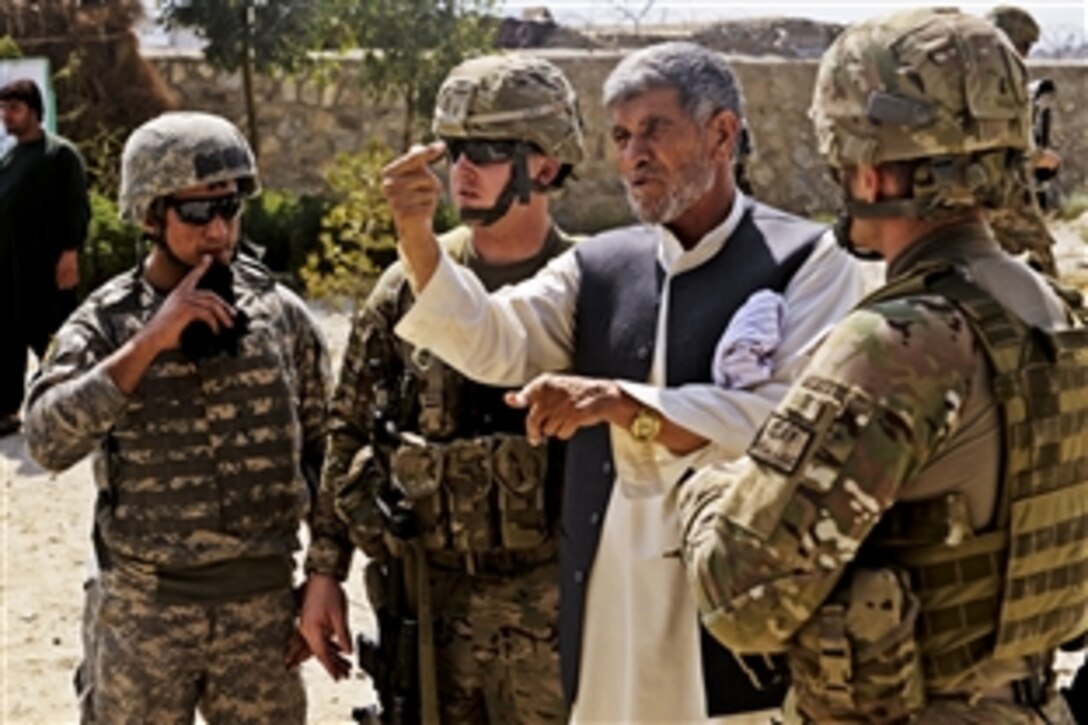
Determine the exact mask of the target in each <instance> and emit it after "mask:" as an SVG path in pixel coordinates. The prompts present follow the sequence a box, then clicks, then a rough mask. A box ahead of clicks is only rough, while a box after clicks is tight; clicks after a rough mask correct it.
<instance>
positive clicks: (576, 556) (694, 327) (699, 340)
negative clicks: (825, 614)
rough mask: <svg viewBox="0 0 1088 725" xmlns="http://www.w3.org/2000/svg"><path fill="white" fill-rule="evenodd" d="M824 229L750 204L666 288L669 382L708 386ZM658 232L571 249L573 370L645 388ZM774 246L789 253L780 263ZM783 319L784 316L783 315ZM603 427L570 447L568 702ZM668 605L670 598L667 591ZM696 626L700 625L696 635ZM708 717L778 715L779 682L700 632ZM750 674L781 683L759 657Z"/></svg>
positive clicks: (603, 482) (564, 557) (603, 461)
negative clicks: (770, 293)
mask: <svg viewBox="0 0 1088 725" xmlns="http://www.w3.org/2000/svg"><path fill="white" fill-rule="evenodd" d="M823 231H824V229H823V228H822V227H820V226H818V225H815V224H812V223H809V222H806V221H804V220H802V219H799V218H797V217H793V216H790V215H788V214H785V213H784V212H781V211H778V210H775V209H772V208H770V207H767V206H763V205H761V204H758V203H753V202H747V207H746V208H745V210H744V215H743V217H742V219H741V221H740V223H739V224H738V226H737V228H736V230H734V232H733V234H732V236H730V237H729V240H728V241H727V242H726V244H725V245H724V247H723V248H722V250H721V251H720V252H718V253H717V254H716V255H715V256H714V257H713V258H711V259H710V260H708V261H707V262H706V263H704V264H702V265H701V266H699V267H696V268H694V269H691V270H689V271H686V272H683V273H681V274H680V275H678V276H676V277H674V278H673V279H672V282H671V284H670V300H669V305H668V323H667V328H666V336H667V343H666V344H667V349H666V366H665V377H666V381H667V385H668V386H669V387H675V386H679V385H683V384H685V383H710V382H711V377H710V365H711V358H712V357H713V354H714V348H715V346H716V345H717V342H718V340H719V338H721V336H722V333H723V332H724V331H725V328H726V326H727V325H728V324H729V321H730V319H731V318H732V316H733V314H734V313H735V312H736V311H737V309H738V308H739V307H741V306H742V305H743V304H744V302H745V301H746V300H747V299H748V298H749V296H751V295H752V293H754V292H756V291H758V290H761V289H771V290H775V291H778V292H782V291H783V290H784V289H785V288H786V286H787V285H788V284H789V281H790V279H791V278H792V276H793V274H794V273H795V272H796V271H797V270H798V269H799V268H800V267H801V266H802V265H803V264H804V262H805V261H806V260H807V259H808V256H809V254H810V253H811V251H812V249H813V246H814V244H815V242H816V240H817V239H818V238H819V236H820V235H821V234H822V233H823ZM657 238H658V237H657V231H656V230H655V229H651V228H646V227H643V228H638V227H635V228H628V229H621V230H618V231H614V232H609V233H606V234H602V235H600V236H598V237H595V238H593V239H591V240H589V241H587V242H583V243H582V244H580V245H578V246H577V247H576V248H575V254H576V255H577V258H578V264H579V267H580V271H581V285H580V288H579V297H578V303H577V309H576V311H575V321H576V332H575V341H574V370H573V371H574V372H575V373H576V374H579V375H586V376H590V377H600V378H615V379H622V380H632V381H638V382H644V381H646V380H648V379H649V375H650V366H651V364H652V361H653V357H654V338H655V337H656V329H657V317H658V310H659V306H660V303H661V299H660V295H661V291H662V287H663V283H664V272H663V270H662V269H661V267H660V266H659V265H658V263H657ZM768 238H773V239H774V240H775V242H774V248H775V249H777V250H780V251H781V250H785V252H786V253H785V255H784V256H782V258H781V259H776V258H775V256H774V254H773V253H772V251H771V247H770V246H769V245H768V242H767V239H768ZM787 314H788V311H787ZM614 471H615V466H614V463H613V460H612V448H611V443H610V440H609V434H608V426H607V425H598V426H595V427H592V428H584V429H582V430H581V431H579V432H578V434H577V435H575V437H574V438H573V439H572V441H571V443H570V445H569V447H568V449H567V465H566V485H565V486H564V494H563V496H564V500H563V532H564V536H563V547H562V553H561V561H562V575H563V579H562V582H563V586H562V599H561V609H560V655H561V660H562V669H563V687H564V691H565V693H566V696H567V699H568V701H569V702H571V703H573V702H574V700H575V697H576V696H577V694H578V692H577V688H578V678H579V666H580V663H581V643H582V625H583V617H584V608H585V597H586V585H587V584H588V582H589V576H590V572H591V570H592V567H593V560H594V558H595V557H596V553H597V545H598V543H599V541H600V533H601V525H602V523H603V522H604V517H605V511H606V510H607V508H608V500H609V496H611V493H612V484H613V480H614V476H615V473H614ZM663 595H664V596H667V593H663ZM700 629H701V628H700ZM701 640H702V642H701V645H702V654H703V677H704V686H705V689H706V693H707V705H708V710H709V712H708V713H707V714H708V715H712V716H713V715H724V714H728V713H735V712H745V711H750V710H757V709H762V708H768V707H777V706H778V705H780V704H781V703H782V700H783V699H784V697H785V687H784V683H783V684H775V685H774V686H769V687H766V688H765V689H763V690H758V689H756V688H754V687H753V685H752V683H751V681H750V678H749V677H748V675H746V674H745V673H744V672H743V671H742V670H741V668H740V666H739V665H738V664H737V662H736V660H735V658H734V656H733V655H732V654H731V653H730V652H729V651H728V650H726V649H725V648H724V647H722V646H721V645H719V644H718V643H717V642H716V641H715V640H713V639H712V638H711V637H710V635H709V634H707V632H706V631H705V630H702V629H701ZM746 665H747V666H749V667H750V668H752V669H754V670H755V671H756V672H757V674H760V675H766V676H765V677H761V679H763V680H765V681H768V682H769V681H771V680H772V679H774V678H773V677H772V676H771V675H770V673H768V672H767V670H766V667H764V666H763V662H762V658H759V659H758V660H756V659H754V658H751V659H749V660H747V661H746Z"/></svg>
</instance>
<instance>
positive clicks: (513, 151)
mask: <svg viewBox="0 0 1088 725" xmlns="http://www.w3.org/2000/svg"><path fill="white" fill-rule="evenodd" d="M444 141H445V142H446V155H447V156H449V159H450V163H451V164H455V163H457V160H458V159H459V158H461V157H462V156H467V157H468V160H469V161H471V162H472V163H473V164H474V165H475V166H485V165H487V164H498V163H502V162H504V161H512V160H513V159H514V157H515V156H516V155H517V150H518V142H517V141H489V140H485V139H465V138H447V139H444Z"/></svg>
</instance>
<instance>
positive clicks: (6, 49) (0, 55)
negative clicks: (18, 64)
mask: <svg viewBox="0 0 1088 725" xmlns="http://www.w3.org/2000/svg"><path fill="white" fill-rule="evenodd" d="M22 55H23V51H21V50H19V44H18V43H16V42H15V38H13V37H11V36H10V35H0V60H3V59H5V58H21V57H22Z"/></svg>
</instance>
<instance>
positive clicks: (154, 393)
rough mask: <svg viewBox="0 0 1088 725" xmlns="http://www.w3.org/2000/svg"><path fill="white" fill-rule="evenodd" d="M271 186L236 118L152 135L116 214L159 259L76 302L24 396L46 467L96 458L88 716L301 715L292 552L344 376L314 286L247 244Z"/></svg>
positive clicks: (159, 121) (257, 718) (262, 719)
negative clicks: (325, 333) (314, 314)
mask: <svg viewBox="0 0 1088 725" xmlns="http://www.w3.org/2000/svg"><path fill="white" fill-rule="evenodd" d="M257 190H258V182H257V177H256V168H255V166H254V159H253V154H252V153H251V151H250V148H249V145H248V144H247V143H246V140H245V138H244V137H243V136H242V134H241V133H240V132H239V131H238V129H237V128H235V126H233V125H232V124H230V123H229V122H227V121H226V120H224V119H222V118H219V117H217V116H212V115H208V114H202V113H168V114H164V115H162V116H159V117H157V118H155V119H153V120H151V121H149V122H147V123H146V124H144V125H143V126H141V127H140V128H138V129H136V130H135V131H134V132H133V133H132V135H131V136H130V137H129V139H128V141H127V143H126V144H125V148H124V152H123V155H122V160H121V194H120V207H121V213H122V215H123V216H124V218H125V219H127V220H129V221H131V222H134V223H136V224H140V225H142V226H143V229H144V231H145V233H146V236H147V237H148V238H150V240H152V241H153V244H152V246H151V249H150V252H149V254H148V255H147V257H146V259H145V260H144V261H143V262H142V263H141V264H140V265H139V266H138V267H137V268H136V269H133V270H132V271H130V272H126V273H124V274H121V275H119V276H117V277H115V278H114V279H113V280H111V281H110V282H108V283H106V284H105V285H104V286H102V287H101V288H99V289H98V290H97V291H95V292H94V293H93V294H92V295H91V296H90V297H89V298H88V299H87V300H86V302H84V303H83V305H82V306H81V307H80V308H79V309H78V310H77V311H76V312H75V313H74V314H73V316H72V317H71V318H70V319H69V320H68V322H67V323H66V324H65V325H64V326H63V327H62V328H61V330H60V332H59V333H58V335H57V338H56V341H55V343H54V346H53V348H52V349H51V350H50V352H49V353H48V355H47V356H46V359H45V361H44V364H43V367H42V371H41V374H40V375H39V376H38V377H37V378H36V380H35V381H34V383H33V384H32V386H31V389H30V392H29V404H28V409H27V418H26V434H27V444H28V446H29V449H30V453H31V455H32V456H33V457H34V458H35V459H36V460H37V461H38V462H39V463H41V464H42V465H43V466H45V467H46V468H48V469H49V470H51V471H60V470H64V469H66V468H68V467H69V466H72V465H73V464H75V463H76V462H78V461H79V460H80V459H82V458H83V457H84V456H86V455H87V454H93V456H94V477H95V485H96V487H97V491H98V496H97V499H96V502H95V512H94V513H95V516H94V544H95V559H96V563H97V566H98V570H99V571H98V575H97V578H96V580H95V581H94V582H93V583H92V586H91V587H90V588H89V590H88V610H87V618H86V621H87V624H88V629H87V631H86V632H85V634H86V641H87V643H88V645H89V651H87V652H86V653H85V662H84V665H83V670H84V671H83V673H82V676H81V681H82V684H83V686H84V688H85V692H84V693H82V695H83V698H82V699H83V702H82V705H83V706H84V707H83V719H84V721H85V722H91V721H93V722H102V723H153V722H154V723H160V722H161V723H166V722H177V723H181V722H191V721H192V720H193V718H194V716H195V712H196V711H199V712H200V713H201V715H202V716H203V718H204V720H205V721H206V722H209V723H271V722H275V723H302V722H304V721H305V716H306V700H305V694H304V692H303V688H302V682H301V679H300V677H299V673H298V671H297V668H294V667H289V666H288V647H289V644H292V643H293V642H295V643H297V642H301V640H295V638H296V637H297V633H296V629H295V614H296V604H295V599H294V594H293V591H292V570H293V559H292V553H293V552H294V551H295V550H296V549H298V547H299V542H298V539H297V533H298V527H299V523H300V521H301V520H302V519H303V517H305V516H306V515H307V513H308V511H310V508H311V501H312V498H313V494H312V491H311V489H312V488H315V487H316V476H314V477H313V478H314V480H308V479H307V471H314V472H316V471H317V470H320V465H321V458H322V442H323V435H324V432H325V428H324V420H325V413H326V404H327V393H328V389H329V385H330V382H331V381H330V374H329V369H328V357H327V353H326V350H325V345H324V342H323V340H322V338H321V335H320V333H319V331H318V330H317V328H316V326H315V324H314V322H313V320H312V319H311V317H310V315H309V313H308V312H307V310H306V308H305V307H304V305H303V303H302V301H301V300H299V299H298V298H297V297H296V296H295V295H294V294H292V293H290V292H289V291H287V290H286V289H284V288H283V287H281V286H279V285H277V284H276V283H275V282H274V281H273V279H272V278H271V276H270V275H269V273H268V271H267V270H266V269H265V268H264V267H262V266H261V265H260V264H258V263H257V262H256V261H254V260H253V259H250V258H248V257H246V256H244V255H240V254H238V241H239V226H240V215H241V210H242V204H243V202H244V200H245V199H246V198H247V197H249V196H252V195H253V194H255V193H256V192H257ZM321 515H322V514H321V512H317V515H316V518H317V519H320V516H321ZM310 554H311V558H312V559H313V560H322V559H328V558H330V557H334V556H335V555H336V554H337V552H336V550H335V549H330V550H327V551H324V550H321V549H314V550H312V551H311V552H310ZM296 653H297V649H296ZM295 659H297V658H295Z"/></svg>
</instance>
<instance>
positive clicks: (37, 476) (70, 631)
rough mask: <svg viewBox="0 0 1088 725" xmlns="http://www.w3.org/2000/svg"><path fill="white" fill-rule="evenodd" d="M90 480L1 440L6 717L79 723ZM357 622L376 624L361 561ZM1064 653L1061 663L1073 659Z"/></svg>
mask: <svg viewBox="0 0 1088 725" xmlns="http://www.w3.org/2000/svg"><path fill="white" fill-rule="evenodd" d="M1084 229H1088V214H1086V215H1084V216H1082V217H1081V218H1080V219H1079V220H1078V221H1077V222H1074V223H1070V224H1059V225H1055V233H1056V236H1057V237H1058V238H1059V248H1058V256H1059V260H1060V264H1061V265H1062V268H1063V270H1064V271H1065V272H1066V273H1067V275H1068V278H1069V279H1070V280H1076V281H1078V282H1081V281H1083V282H1088V268H1086V267H1085V266H1082V265H1083V264H1084V263H1085V262H1084V261H1085V260H1086V259H1088V254H1086V252H1088V246H1086V245H1085V243H1084V242H1083V241H1082V240H1081V239H1080V232H1081V230H1084ZM318 316H319V319H320V320H321V323H322V326H323V327H324V329H325V331H326V333H327V335H328V338H329V341H330V345H331V347H332V349H333V356H334V359H336V360H338V359H339V357H340V355H341V353H342V351H343V348H344V344H345V339H346V336H347V319H346V316H345V315H343V314H330V313H326V312H319V313H318ZM92 492H93V486H92V483H91V471H90V465H89V464H88V462H87V461H84V462H82V463H80V464H79V465H77V466H75V467H73V468H71V469H70V470H68V471H66V472H64V473H63V474H60V475H51V474H49V473H46V472H44V471H43V470H42V469H41V468H39V467H38V466H37V465H36V464H35V463H33V462H32V461H31V460H30V459H29V458H28V457H27V455H26V451H25V447H24V443H23V439H22V437H21V436H9V437H7V438H4V439H0V722H3V723H11V724H13V725H14V724H19V725H22V724H23V723H26V724H28V725H37V724H39V723H71V722H76V720H77V715H76V712H77V711H76V702H75V697H74V695H73V691H72V686H71V678H72V672H73V669H74V668H75V666H76V663H77V661H78V658H79V656H80V646H79V616H80V608H81V603H82V589H81V585H82V581H83V578H84V573H85V567H86V559H87V556H88V554H89V552H90V539H89V532H90V513H91V501H92ZM355 569H356V570H355V571H354V572H353V573H352V582H353V583H354V586H353V587H352V588H351V590H350V596H351V598H352V600H353V601H352V610H351V617H352V626H353V628H359V627H360V626H362V627H364V628H372V626H373V622H372V619H371V617H370V614H369V611H368V610H367V608H366V606H365V603H364V601H363V596H362V589H361V581H362V578H361V574H360V572H359V571H358V569H359V562H358V561H356V565H355ZM1072 664H1073V661H1072V660H1067V664H1066V665H1065V667H1066V668H1067V669H1068V668H1070V667H1071V666H1072ZM304 676H305V678H306V683H307V688H308V692H309V698H310V721H311V722H313V723H322V724H326V723H346V722H350V721H351V720H350V716H349V713H350V711H351V708H352V707H353V706H355V705H358V704H363V703H366V702H370V701H371V699H372V692H371V690H370V688H369V686H368V683H367V682H365V681H364V680H363V679H362V678H361V677H360V676H358V675H357V676H356V677H355V678H353V679H350V680H347V681H344V682H341V683H338V684H334V683H332V682H331V681H330V680H329V679H328V677H326V676H325V674H324V672H323V671H322V670H320V668H319V667H318V666H317V665H316V664H314V663H313V662H310V663H307V664H306V665H304Z"/></svg>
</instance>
